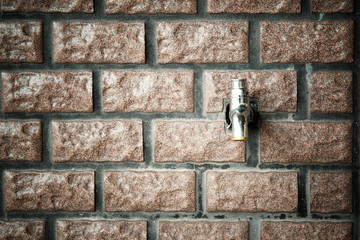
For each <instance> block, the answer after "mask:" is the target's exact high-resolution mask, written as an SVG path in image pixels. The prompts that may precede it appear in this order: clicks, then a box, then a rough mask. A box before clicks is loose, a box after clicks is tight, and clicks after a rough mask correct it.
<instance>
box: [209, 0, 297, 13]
mask: <svg viewBox="0 0 360 240" xmlns="http://www.w3.org/2000/svg"><path fill="white" fill-rule="evenodd" d="M208 11H209V13H300V12H301V0H242V1H238V0H209V10H208Z"/></svg>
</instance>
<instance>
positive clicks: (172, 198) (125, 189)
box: [104, 171, 196, 212]
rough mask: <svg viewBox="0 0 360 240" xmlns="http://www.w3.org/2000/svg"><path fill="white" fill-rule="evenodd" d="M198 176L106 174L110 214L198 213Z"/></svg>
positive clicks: (136, 173) (153, 173)
mask: <svg viewBox="0 0 360 240" xmlns="http://www.w3.org/2000/svg"><path fill="white" fill-rule="evenodd" d="M195 181H196V180H195V172H192V171H182V172H180V171H166V172H165V171H164V172H159V171H158V172H155V171H151V172H150V171H148V172H145V171H144V172H140V171H139V172H135V171H128V172H106V173H105V197H104V198H105V209H106V211H110V212H113V211H127V212H134V211H145V212H155V211H163V212H171V211H174V212H177V211H182V212H194V211H195V205H196V203H195Z"/></svg>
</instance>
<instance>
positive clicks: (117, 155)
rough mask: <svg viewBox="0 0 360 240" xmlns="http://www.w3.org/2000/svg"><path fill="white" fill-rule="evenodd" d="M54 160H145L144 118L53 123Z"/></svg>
mask: <svg viewBox="0 0 360 240" xmlns="http://www.w3.org/2000/svg"><path fill="white" fill-rule="evenodd" d="M51 139H52V149H53V153H52V156H53V161H54V162H67V161H71V162H86V161H89V162H104V161H113V162H123V161H135V162H140V161H143V144H142V142H143V138H142V122H141V121H68V122H53V123H52V137H51Z"/></svg>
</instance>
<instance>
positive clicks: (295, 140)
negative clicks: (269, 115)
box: [260, 122, 353, 163]
mask: <svg viewBox="0 0 360 240" xmlns="http://www.w3.org/2000/svg"><path fill="white" fill-rule="evenodd" d="M352 135H353V128H352V123H351V122H333V123H331V122H312V123H310V122H306V123H304V122H263V123H262V124H261V127H260V159H261V162H263V163H274V162H278V163H293V162H300V163H351V161H352Z"/></svg>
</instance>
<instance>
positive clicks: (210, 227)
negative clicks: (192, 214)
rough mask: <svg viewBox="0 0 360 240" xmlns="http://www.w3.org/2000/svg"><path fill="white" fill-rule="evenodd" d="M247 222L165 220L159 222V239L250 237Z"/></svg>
mask: <svg viewBox="0 0 360 240" xmlns="http://www.w3.org/2000/svg"><path fill="white" fill-rule="evenodd" d="M248 237H249V224H248V223H247V222H208V221H206V222H205V221H198V222H195V221H191V222H190V221H189V222H179V221H176V222H175V221H171V222H170V221H164V222H159V239H160V240H165V239H239V240H240V239H248Z"/></svg>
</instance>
